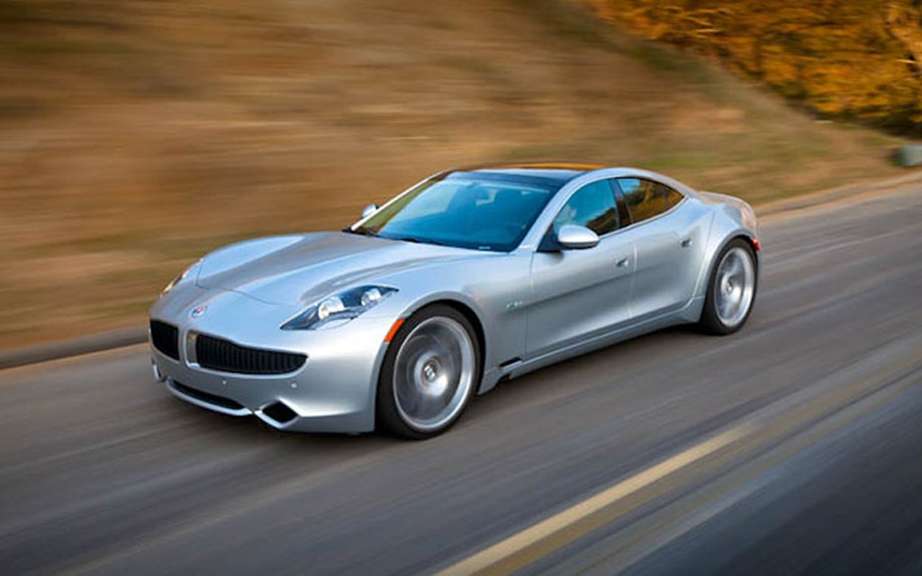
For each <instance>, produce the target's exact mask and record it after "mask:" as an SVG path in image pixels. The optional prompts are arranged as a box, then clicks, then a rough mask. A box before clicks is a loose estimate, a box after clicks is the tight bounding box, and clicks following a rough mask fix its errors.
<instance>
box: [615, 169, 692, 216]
mask: <svg viewBox="0 0 922 576" xmlns="http://www.w3.org/2000/svg"><path fill="white" fill-rule="evenodd" d="M618 186H619V187H620V188H621V192H622V194H623V196H624V203H625V204H626V205H627V209H628V213H630V215H631V221H632V222H634V223H636V222H643V221H644V220H649V219H650V218H653V217H655V216H659V215H660V214H662V213H663V212H667V211H668V210H669V209H670V208H672V207H673V206H675V205H676V204H678V203H679V202H681V201H682V199H683V198H684V196H682V194H681V193H679V192H677V191H675V190H673V189H672V188H670V187H669V186H666V185H665V184H661V183H659V182H653V181H652V180H644V179H642V178H618Z"/></svg>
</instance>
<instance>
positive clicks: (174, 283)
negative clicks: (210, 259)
mask: <svg viewBox="0 0 922 576" xmlns="http://www.w3.org/2000/svg"><path fill="white" fill-rule="evenodd" d="M201 263H202V261H201V260H199V261H198V262H196V263H195V264H193V265H192V266H189V267H188V268H186V269H185V270H184V271H183V273H182V274H180V275H179V276H177V277H176V278H173V281H172V282H170V283H169V284H167V285H166V288H164V289H163V292H161V295H163V294H166V293H167V292H169V291H170V290H172V289H173V288H176V286H178V285H179V284H182V283H183V282H185V281H186V279H188V278H191V277H192V275H193V274H192V273H193V272H194V271H195V269H196V268H198V265H199V264H201Z"/></svg>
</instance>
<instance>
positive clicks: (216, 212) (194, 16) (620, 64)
mask: <svg viewBox="0 0 922 576" xmlns="http://www.w3.org/2000/svg"><path fill="white" fill-rule="evenodd" d="M0 131H2V132H0V133H2V138H0V234H2V238H3V239H4V242H5V244H6V245H5V247H4V250H3V251H2V252H0V266H2V269H3V270H4V273H3V274H2V275H0V346H2V347H4V348H5V347H12V346H19V345H24V344H28V343H31V342H35V341H40V340H49V339H56V338H65V337H70V336H74V335H80V334H84V333H87V332H92V331H96V330H102V329H107V328H114V327H120V326H125V325H137V324H139V323H140V322H142V321H143V318H144V312H145V310H146V308H147V306H148V305H149V303H150V302H151V301H152V300H153V299H154V298H156V296H157V293H158V291H159V290H160V288H161V287H162V286H163V285H165V284H166V283H167V282H168V281H169V280H170V278H171V277H172V276H174V275H175V274H176V273H177V272H179V271H180V270H181V269H182V268H183V267H184V266H185V265H186V264H188V263H189V262H191V261H192V260H194V259H195V258H196V257H197V256H198V255H200V254H201V253H203V252H205V251H207V250H209V249H211V248H213V247H215V246H218V245H220V244H223V243H226V242H228V241H231V240H234V239H239V238H244V237H249V236H253V235H257V234H267V233H282V232H289V231H302V230H312V229H319V228H332V227H341V226H343V225H345V224H347V223H349V222H350V221H352V220H353V219H354V218H355V217H356V216H357V214H358V213H359V212H360V210H361V207H362V206H363V205H364V204H366V203H368V202H371V201H381V200H384V199H386V198H387V197H389V196H391V195H393V194H394V193H396V192H398V191H400V190H401V189H402V188H404V187H406V186H407V185H409V184H412V183H413V182H415V181H417V180H419V179H420V178H421V177H423V176H425V175H427V174H429V173H432V172H434V171H437V170H440V169H443V168H446V167H449V166H453V165H459V164H466V163H472V162H478V161H484V160H513V159H515V160H518V159H536V160H537V159H573V160H585V161H597V162H605V163H610V164H627V165H639V166H643V167H647V168H651V169H655V170H662V171H665V172H668V173H669V174H671V175H674V176H676V177H679V178H682V179H685V180H687V181H688V182H689V183H690V184H691V185H693V186H697V187H701V188H706V189H711V190H716V191H721V192H727V193H733V194H739V195H741V196H743V197H745V198H747V199H748V200H750V201H752V202H755V203H759V202H762V201H765V200H767V199H771V198H775V197H778V196H783V195H791V194H797V193H801V192H805V191H810V190H815V189H818V188H823V187H828V186H831V185H836V184H841V183H844V182H849V181H853V180H856V179H860V178H869V177H882V176H886V175H888V174H892V173H894V172H895V170H896V169H895V168H893V167H891V166H890V165H889V163H888V162H887V160H886V155H887V153H888V149H887V148H888V147H889V146H891V145H892V144H893V143H894V142H895V141H894V140H893V139H891V138H889V137H885V136H881V135H878V134H877V133H874V132H870V131H866V130H863V129H858V128H851V127H841V126H838V125H834V124H828V123H827V124H821V123H817V122H816V121H814V120H813V119H812V118H810V117H808V116H806V115H804V114H801V113H799V112H796V111H793V110H791V109H789V108H788V107H786V105H785V104H784V103H783V102H781V101H780V100H779V99H777V98H776V97H773V96H768V95H765V94H763V93H761V92H759V91H758V90H756V89H754V88H752V87H750V86H748V85H746V84H745V83H744V82H742V81H740V80H738V79H736V78H734V77H733V76H732V75H730V74H727V73H725V72H722V71H721V70H719V69H717V68H716V67H714V66H712V65H711V64H709V63H707V62H705V61H703V60H699V59H696V58H694V57H692V56H687V55H682V54H680V53H679V52H677V51H675V50H673V49H671V48H669V47H664V46H659V45H656V44H653V43H650V42H648V41H645V40H639V39H636V38H634V37H631V36H629V35H628V34H627V33H625V32H620V31H618V29H617V28H615V29H613V28H611V27H609V26H608V25H607V24H604V23H602V22H600V21H598V20H596V19H595V18H594V16H593V15H592V13H591V12H589V11H588V10H587V9H586V8H585V6H584V5H583V4H582V3H580V2H576V1H569V2H568V1H567V0H537V1H532V2H526V1H524V0H504V1H503V0H471V1H468V2H451V3H433V2H422V1H418V0H401V1H399V2H398V1H392V2H384V1H378V2H373V1H361V0H338V1H336V2H325V1H320V0H304V1H297V2H296V1H282V0H265V1H263V2H259V3H254V2H243V1H240V0H212V1H210V2H206V1H204V0H163V1H160V2H142V1H139V0H94V1H91V2H89V1H88V2H80V3H72V2H64V1H60V0H8V1H7V2H4V4H3V5H2V7H0Z"/></svg>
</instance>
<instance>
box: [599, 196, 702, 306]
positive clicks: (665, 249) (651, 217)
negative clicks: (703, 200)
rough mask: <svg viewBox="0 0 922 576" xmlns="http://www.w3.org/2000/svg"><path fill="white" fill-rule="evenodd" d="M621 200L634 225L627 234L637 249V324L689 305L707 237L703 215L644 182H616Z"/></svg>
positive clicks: (634, 297) (634, 289) (634, 288)
mask: <svg viewBox="0 0 922 576" xmlns="http://www.w3.org/2000/svg"><path fill="white" fill-rule="evenodd" d="M616 184H617V190H618V194H619V201H621V202H623V204H624V206H625V208H626V211H627V213H628V217H629V218H630V226H629V228H628V229H627V230H625V231H624V232H623V234H625V235H626V236H628V237H629V238H630V240H631V241H632V242H633V244H634V246H635V249H636V251H637V261H636V263H635V269H634V279H633V280H634V281H633V286H632V295H631V310H632V311H633V313H634V319H635V320H636V321H638V322H640V321H643V320H645V319H647V318H651V317H654V316H658V315H660V314H664V313H668V312H670V311H675V310H678V309H680V308H682V307H683V306H685V305H686V304H687V303H688V302H689V301H690V300H691V298H692V296H693V294H694V289H695V283H696V281H697V278H698V272H699V270H698V263H699V262H700V261H701V259H700V255H699V251H700V250H702V249H703V244H704V240H705V234H706V233H707V218H706V215H705V213H704V212H701V211H696V210H691V209H685V208H687V206H686V205H687V204H688V201H686V198H685V196H683V195H682V194H681V193H680V192H678V191H676V190H673V189H672V188H670V187H669V186H667V185H665V184H663V183H661V182H656V181H653V180H648V179H644V178H618V179H617V180H616Z"/></svg>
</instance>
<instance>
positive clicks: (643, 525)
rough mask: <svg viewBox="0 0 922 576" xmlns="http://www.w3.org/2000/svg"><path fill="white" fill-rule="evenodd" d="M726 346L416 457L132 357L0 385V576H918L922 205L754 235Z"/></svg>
mask: <svg viewBox="0 0 922 576" xmlns="http://www.w3.org/2000/svg"><path fill="white" fill-rule="evenodd" d="M762 241H763V245H764V252H763V254H764V269H763V276H762V279H761V288H760V292H759V295H758V299H757V302H756V309H755V313H754V315H753V317H752V318H751V321H750V323H749V325H748V326H747V327H746V328H745V329H744V330H743V331H742V332H741V333H739V334H737V335H734V336H730V337H725V338H718V337H709V336H703V335H699V334H697V333H695V332H694V331H691V330H685V329H675V330H668V331H665V332H660V333H657V334H653V335H649V336H646V337H643V338H640V339H637V340H634V341H632V342H628V343H624V344H621V345H618V346H615V347H612V348H609V349H606V350H602V351H599V352H596V353H593V354H590V355H587V356H583V357H581V358H578V359H575V360H572V361H569V362H566V363H563V364H560V365H557V366H554V367H551V368H548V369H545V370H543V371H541V372H538V373H534V374H531V375H529V376H526V377H523V378H521V379H518V380H514V381H512V382H508V383H504V384H501V385H500V386H499V387H498V388H497V389H496V390H495V391H494V392H492V393H490V394H488V395H486V396H484V397H481V398H478V399H477V400H476V401H475V402H474V403H473V404H472V405H471V407H470V409H469V411H468V412H467V414H466V415H465V417H464V418H463V419H462V420H461V422H460V423H459V424H458V426H456V427H455V428H454V429H453V430H452V431H451V432H450V433H448V434H447V435H444V436H442V437H439V438H437V439H435V440H432V441H429V442H424V443H410V442H402V441H397V440H392V439H390V438H387V437H381V436H375V435H368V436H360V437H348V436H343V437H336V436H305V435H292V434H284V433H279V432H276V431H273V430H271V429H269V428H268V427H266V426H264V425H262V424H261V423H259V422H258V421H257V420H256V419H235V418H232V417H227V416H221V415H217V414H213V413H209V412H206V411H203V410H200V409H198V408H195V407H192V406H188V405H185V404H183V403H181V402H180V401H178V400H175V399H174V398H172V397H171V396H169V395H168V394H167V393H166V391H165V390H164V389H163V388H162V386H161V385H159V384H156V383H154V382H153V381H152V379H151V376H150V368H149V365H148V360H147V356H146V353H145V351H144V348H143V347H133V348H126V349H122V350H117V351H111V352H106V353H101V354H95V355H91V356H85V357H81V358H77V359H71V360H65V361H58V362H52V363H47V364H43V365H36V366H30V367H24V368H16V369H11V370H6V371H2V372H0V571H2V572H3V573H4V574H51V573H54V574H135V575H143V574H205V573H214V574H253V573H263V574H411V573H434V572H438V571H444V573H446V574H451V573H455V574H461V573H470V572H474V571H481V572H485V573H497V574H504V573H512V572H515V571H519V572H520V573H523V574H545V573H547V574H571V573H575V572H580V573H590V574H612V573H617V572H626V573H629V574H683V575H685V574H698V573H701V574H721V573H724V574H753V573H765V574H821V573H853V574H863V573H869V572H870V573H888V574H889V573H892V574H920V573H922V497H920V494H922V190H917V191H916V192H914V193H902V194H897V195H888V196H882V197H878V198H871V199H865V200H863V201H861V202H858V203H856V202H849V203H845V204H842V205H840V206H838V207H833V208H828V207H827V208H823V209H819V210H812V211H809V212H806V213H803V214H800V215H787V216H784V217H783V218H776V219H773V220H770V221H768V222H766V223H765V224H764V225H763V232H762Z"/></svg>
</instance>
